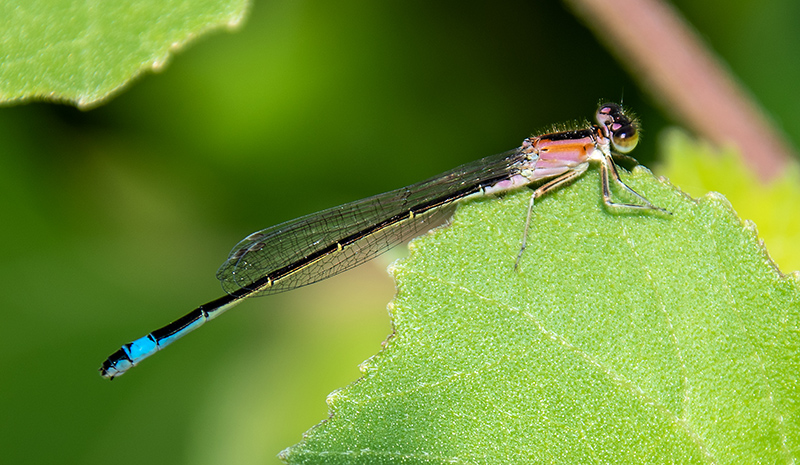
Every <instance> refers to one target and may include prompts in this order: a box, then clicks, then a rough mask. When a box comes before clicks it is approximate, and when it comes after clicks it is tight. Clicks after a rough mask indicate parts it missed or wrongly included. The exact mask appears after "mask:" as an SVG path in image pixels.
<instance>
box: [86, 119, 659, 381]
mask: <svg viewBox="0 0 800 465" xmlns="http://www.w3.org/2000/svg"><path fill="white" fill-rule="evenodd" d="M595 120H596V124H592V125H589V124H588V123H587V124H586V125H585V127H583V128H580V129H575V130H569V131H559V132H552V133H549V134H543V135H540V136H535V137H530V138H528V139H525V140H524V141H523V142H522V145H521V146H520V147H518V148H516V149H514V150H510V151H508V152H505V153H501V154H498V155H493V156H490V157H486V158H483V159H481V160H478V161H475V162H472V163H468V164H466V165H462V166H459V167H458V168H456V169H454V170H451V171H448V172H446V173H442V174H440V175H439V176H435V177H433V178H430V179H428V180H426V181H422V182H420V183H417V184H413V185H411V186H408V187H403V188H401V189H397V190H393V191H390V192H386V193H384V194H380V195H376V196H374V197H369V198H366V199H363V200H357V201H355V202H351V203H348V204H345V205H340V206H338V207H333V208H329V209H327V210H323V211H321V212H318V213H313V214H310V215H307V216H303V217H301V218H298V219H295V220H292V221H288V222H286V223H282V224H279V225H277V226H273V227H271V228H267V229H264V230H261V231H258V232H255V233H253V234H251V235H249V236H247V237H246V238H244V239H243V240H242V241H241V242H239V243H238V244H236V247H234V248H233V251H231V253H230V256H229V257H228V259H227V260H226V261H225V263H223V264H222V267H220V269H219V271H218V272H217V278H218V279H219V280H220V281H221V282H222V287H223V288H224V289H225V291H226V292H227V293H228V294H227V295H226V296H224V297H221V298H219V299H217V300H214V301H212V302H209V303H207V304H204V305H201V306H200V307H198V308H196V309H195V310H193V311H191V312H190V313H188V314H186V315H185V316H183V317H181V318H179V319H178V320H176V321H174V322H172V323H170V324H168V325H166V326H164V327H163V328H160V329H157V330H155V331H153V332H152V333H150V334H148V335H147V336H145V337H142V338H140V339H137V340H135V341H133V342H131V343H129V344H125V345H123V346H122V348H121V349H119V350H118V351H116V352H114V353H113V354H112V355H111V356H110V357H108V359H107V360H106V361H105V362H103V366H102V367H101V368H100V374H101V375H102V376H104V377H106V378H109V379H113V378H114V377H117V376H121V375H122V374H124V373H125V372H126V371H128V370H129V369H130V368H132V367H134V366H136V365H137V364H139V362H141V361H142V360H144V359H145V358H147V357H149V356H150V355H153V354H154V353H156V352H157V351H158V350H160V349H163V348H164V347H166V346H167V345H169V344H171V343H172V342H173V341H175V340H176V339H178V338H180V337H183V336H185V335H186V334H188V333H189V332H191V331H194V330H195V329H197V328H199V327H200V326H201V325H202V324H203V323H205V322H206V321H208V320H211V319H213V318H216V317H217V316H219V315H221V314H222V313H223V312H225V311H226V310H228V309H229V308H231V307H233V306H234V305H236V304H238V303H239V302H241V301H242V300H244V299H246V298H248V297H253V296H258V295H266V294H274V293H278V292H284V291H289V290H292V289H296V288H298V287H301V286H305V285H308V284H312V283H315V282H317V281H321V280H323V279H326V278H329V277H331V276H334V275H336V274H339V273H341V272H343V271H346V270H349V269H351V268H353V267H355V266H358V265H360V264H362V263H364V262H365V261H367V260H370V259H372V258H374V257H375V256H377V255H379V254H381V253H383V252H385V251H387V250H388V249H390V248H392V247H394V246H395V245H398V244H400V243H402V242H404V241H406V240H408V239H410V238H412V237H414V236H418V235H420V234H421V233H423V232H424V231H426V230H428V229H430V228H431V227H432V226H434V225H436V224H438V223H439V222H441V221H442V220H443V219H445V218H448V217H449V216H450V215H452V213H453V211H454V209H455V206H456V204H457V203H458V202H460V201H462V200H466V199H468V198H472V197H476V196H483V195H493V194H498V193H501V192H507V191H510V190H514V189H519V188H521V187H524V186H529V185H532V184H534V183H537V182H538V181H546V182H545V183H544V184H542V185H540V186H539V187H537V188H536V189H535V190H534V191H533V193H532V194H531V198H530V202H529V205H528V214H527V217H526V219H525V229H524V232H523V234H522V241H521V246H520V251H519V255H518V256H517V261H516V263H514V264H513V266H514V267H515V268H516V266H517V265H518V264H519V259H520V257H521V256H522V253H523V251H524V250H525V245H526V241H527V235H528V227H529V225H530V221H531V212H532V210H533V204H534V201H535V200H536V199H537V198H538V197H540V196H542V195H544V194H546V193H547V192H550V191H552V190H553V189H555V188H557V187H559V186H562V185H564V184H567V183H569V182H570V181H573V180H574V179H576V178H577V177H579V176H580V175H581V174H583V173H584V172H585V171H586V169H587V168H588V166H589V164H590V163H593V162H596V163H599V165H600V173H601V184H602V195H603V201H604V202H605V205H606V206H607V207H609V208H612V209H618V208H623V209H644V210H658V211H662V212H664V211H665V210H663V209H662V208H659V207H656V206H654V205H653V204H651V203H650V202H649V201H648V200H647V199H645V198H644V197H642V196H641V195H639V194H638V193H637V192H636V191H634V190H633V189H631V188H630V187H628V186H627V185H626V184H625V183H624V182H622V180H621V179H620V177H619V174H618V172H617V168H616V165H615V164H614V161H613V159H612V149H613V150H614V151H615V152H616V154H626V153H628V152H630V151H631V150H633V148H634V147H635V146H636V144H637V142H638V139H639V127H638V122H637V121H636V119H635V118H632V117H630V116H628V115H626V114H625V112H624V111H623V109H622V107H621V106H619V105H617V104H615V103H606V104H602V105H600V107H599V109H598V110H597V113H596V114H595ZM609 177H611V178H613V179H614V181H615V182H616V183H617V184H618V185H620V186H621V187H622V188H624V189H625V190H627V191H628V192H630V193H631V194H633V195H634V196H635V197H636V198H638V199H639V201H640V202H641V203H639V204H636V203H617V202H614V201H612V200H611V189H610V186H609ZM509 266H512V264H510V263H509Z"/></svg>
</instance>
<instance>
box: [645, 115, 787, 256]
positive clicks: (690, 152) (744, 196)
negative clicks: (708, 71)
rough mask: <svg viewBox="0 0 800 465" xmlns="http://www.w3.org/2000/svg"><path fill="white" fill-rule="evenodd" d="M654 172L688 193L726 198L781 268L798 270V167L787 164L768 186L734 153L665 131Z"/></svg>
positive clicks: (684, 134) (680, 132)
mask: <svg viewBox="0 0 800 465" xmlns="http://www.w3.org/2000/svg"><path fill="white" fill-rule="evenodd" d="M661 152H662V157H663V160H664V161H663V164H662V165H661V166H660V167H659V169H658V170H657V171H658V173H659V174H661V175H664V176H666V177H667V178H668V179H669V180H670V182H672V183H673V184H675V185H676V186H679V187H680V188H681V189H682V190H684V191H686V192H687V193H689V194H690V195H693V196H696V197H699V196H701V195H705V194H706V193H707V192H709V191H716V192H721V193H723V194H725V196H726V197H727V198H728V200H729V201H730V202H731V204H732V205H733V206H734V208H736V211H737V212H738V214H739V216H741V217H742V218H745V219H748V220H752V221H753V222H754V223H755V224H757V225H758V232H759V236H760V237H761V238H762V239H763V240H764V243H765V244H766V246H767V247H768V248H769V252H770V256H771V257H772V258H773V259H774V260H775V262H776V263H778V264H779V265H780V266H781V268H782V269H783V270H786V271H794V270H800V247H797V244H800V211H799V210H798V208H797V206H798V205H800V167H798V165H797V164H791V165H789V166H787V168H786V170H785V171H784V174H783V176H781V177H780V178H779V179H776V180H774V181H772V182H770V183H769V184H765V183H763V182H761V181H760V180H759V179H758V176H756V174H755V173H754V172H752V171H751V170H749V169H748V168H747V167H746V166H745V164H744V163H743V161H742V156H741V155H740V154H739V153H737V152H736V151H734V150H732V149H728V150H717V149H715V148H713V147H712V146H711V145H710V144H707V143H704V142H701V141H697V140H694V139H692V138H691V137H689V136H688V135H687V134H686V133H685V132H682V131H680V130H678V129H674V130H671V131H669V132H667V133H666V136H665V137H664V138H663V144H662V148H661Z"/></svg>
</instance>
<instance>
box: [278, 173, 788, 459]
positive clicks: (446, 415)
mask: <svg viewBox="0 0 800 465" xmlns="http://www.w3.org/2000/svg"><path fill="white" fill-rule="evenodd" d="M623 175H625V173H623ZM625 178H626V179H627V180H628V182H629V184H630V185H631V186H632V187H633V188H634V189H637V190H638V191H639V192H640V193H642V194H643V195H645V196H646V197H647V198H648V199H650V200H651V201H652V202H653V203H655V204H656V205H659V206H662V207H664V208H666V209H668V210H669V211H671V212H672V213H673V214H672V215H671V216H670V215H661V214H657V213H648V212H644V213H641V212H639V213H631V212H622V213H616V214H615V213H610V212H609V211H608V210H607V209H606V208H605V207H604V206H603V203H602V199H601V196H600V186H599V176H598V173H597V172H596V171H595V170H591V171H589V172H588V173H587V174H586V175H585V176H583V177H582V178H581V179H580V180H578V181H577V182H576V183H575V184H574V185H572V186H570V187H568V188H564V189H561V190H560V191H558V192H555V193H554V194H553V195H547V196H545V197H544V198H543V199H541V201H539V202H538V203H537V205H536V206H535V209H534V216H533V220H532V225H531V231H530V235H529V247H528V249H527V250H526V251H525V255H524V257H523V259H522V261H521V264H520V267H519V270H517V271H515V270H514V268H513V264H514V259H515V256H516V254H517V251H518V248H519V243H520V238H521V235H522V229H523V221H524V217H525V212H526V208H527V202H528V198H529V192H526V191H524V190H523V191H522V192H519V193H515V194H512V195H508V196H506V197H505V198H503V199H499V200H498V199H483V200H477V201H474V202H471V203H469V204H467V205H464V206H462V208H460V209H459V210H458V212H457V213H456V215H455V217H454V219H453V223H452V225H451V226H449V227H447V228H442V229H439V230H437V231H435V232H434V233H432V234H429V235H426V236H424V237H422V238H420V239H417V240H416V241H414V242H413V244H412V253H411V256H410V257H409V258H408V259H407V260H405V261H403V262H402V263H401V264H399V265H398V266H396V268H395V269H394V273H395V276H396V279H397V285H398V295H397V298H396V300H395V301H394V303H393V304H392V305H390V310H391V313H392V315H393V318H394V324H395V328H396V331H395V334H394V336H393V337H392V338H390V339H389V341H388V343H387V344H386V347H385V349H384V350H383V351H382V352H380V353H379V354H378V355H376V356H375V357H373V358H372V359H371V360H369V361H367V362H365V363H364V364H363V366H362V371H363V374H364V376H363V378H362V379H361V380H359V381H358V382H356V383H354V384H353V385H351V386H349V387H347V388H345V389H342V390H340V391H337V392H334V393H333V394H331V395H330V397H329V398H328V404H329V406H330V409H331V418H330V419H329V420H327V421H325V422H323V423H321V424H320V425H318V426H316V427H315V428H314V429H312V430H311V431H309V432H308V433H307V435H306V437H305V439H304V440H303V441H302V442H301V443H300V444H298V445H295V446H293V447H291V448H289V449H287V450H286V451H284V452H283V454H282V458H283V459H284V460H286V461H288V462H289V463H369V464H376V463H526V464H527V463H636V464H641V463H652V464H665V463H681V464H688V463H698V464H700V463H703V464H707V463H716V464H742V463H786V464H788V463H795V462H796V461H797V460H798V459H800V385H799V383H798V376H797V373H800V357H799V356H798V353H800V329H799V325H800V276H798V275H797V274H795V275H790V276H782V275H781V274H780V273H779V272H778V270H777V269H776V267H775V266H774V264H773V263H772V262H771V261H770V260H769V259H768V257H767V255H766V253H765V251H764V250H763V249H762V247H761V246H760V244H759V242H758V239H757V237H756V234H755V232H754V229H753V228H752V227H751V226H750V225H749V224H743V223H742V222H741V221H740V220H739V219H738V218H737V217H736V216H735V214H734V212H733V210H732V209H731V207H730V205H729V204H728V202H727V201H726V200H725V199H724V198H723V197H721V196H720V195H717V194H712V195H709V196H707V197H705V198H703V199H701V200H697V201H696V200H693V199H691V198H689V197H688V196H686V195H684V194H682V193H681V192H679V191H678V190H677V189H675V188H673V187H672V186H670V185H668V184H667V183H665V182H660V181H658V180H656V179H655V178H653V177H652V175H651V174H650V173H649V172H648V171H647V170H644V169H637V170H635V171H634V172H633V173H632V174H631V175H629V176H625ZM617 195H620V193H617Z"/></svg>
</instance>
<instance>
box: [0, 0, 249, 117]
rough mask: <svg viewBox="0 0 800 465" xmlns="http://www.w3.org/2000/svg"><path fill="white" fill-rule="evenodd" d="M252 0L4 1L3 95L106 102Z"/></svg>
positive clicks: (229, 22) (0, 11)
mask: <svg viewBox="0 0 800 465" xmlns="http://www.w3.org/2000/svg"><path fill="white" fill-rule="evenodd" d="M248 4H249V2H248V1H247V0H199V1H193V2H186V1H169V0H167V1H165V0H119V1H109V2H74V1H69V0H23V1H8V2H3V3H2V4H0V18H2V30H0V51H2V52H0V53H2V59H0V102H15V101H22V100H28V99H49V100H60V101H70V102H73V103H74V104H76V105H78V106H80V107H90V106H92V105H96V104H98V103H99V101H100V100H101V99H103V98H104V97H106V96H108V95H109V94H110V93H112V92H114V91H116V90H118V89H120V88H121V87H122V86H124V85H125V84H126V83H128V82H129V81H130V80H131V79H132V78H133V77H135V76H137V75H139V74H140V73H142V72H143V71H145V70H149V69H153V70H160V69H162V68H163V67H164V65H165V64H166V62H167V60H168V59H169V57H170V54H171V53H173V52H175V51H176V50H178V49H180V48H181V47H183V46H184V45H185V44H186V43H187V42H188V41H190V40H192V39H194V38H196V37H197V36H199V35H201V34H203V33H205V32H207V31H209V30H211V29H217V28H220V27H223V26H226V27H235V26H237V25H238V24H240V23H241V22H242V20H243V18H244V16H245V13H246V11H247V8H248Z"/></svg>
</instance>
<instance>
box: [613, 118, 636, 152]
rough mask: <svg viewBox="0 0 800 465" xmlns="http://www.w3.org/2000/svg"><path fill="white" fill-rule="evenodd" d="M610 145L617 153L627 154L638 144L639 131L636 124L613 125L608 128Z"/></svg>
mask: <svg viewBox="0 0 800 465" xmlns="http://www.w3.org/2000/svg"><path fill="white" fill-rule="evenodd" d="M609 129H610V131H609V132H610V133H611V145H612V146H613V148H614V150H616V151H617V152H619V153H628V152H630V151H631V150H633V149H634V148H635V147H636V144H638V143H639V130H638V129H637V128H636V123H633V122H631V123H629V124H625V125H619V124H614V125H612V126H611V127H610V128H609Z"/></svg>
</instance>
